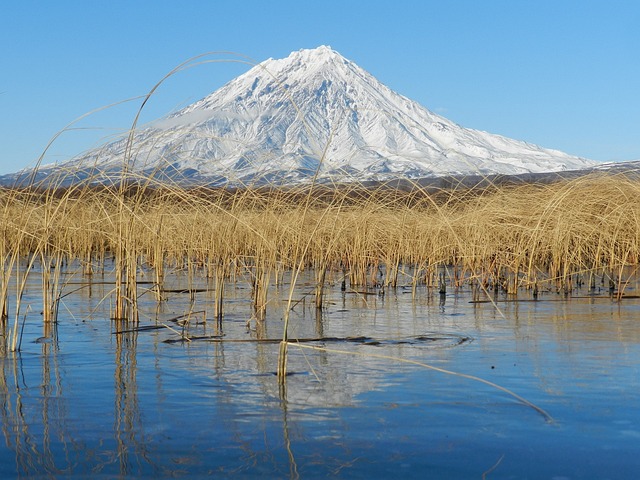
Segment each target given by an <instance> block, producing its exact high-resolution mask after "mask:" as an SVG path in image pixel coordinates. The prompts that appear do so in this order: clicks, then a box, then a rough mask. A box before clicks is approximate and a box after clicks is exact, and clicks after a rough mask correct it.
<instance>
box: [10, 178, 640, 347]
mask: <svg viewBox="0 0 640 480" xmlns="http://www.w3.org/2000/svg"><path fill="white" fill-rule="evenodd" d="M0 216H1V219H0V258H1V259H2V262H3V265H4V269H3V274H2V278H1V284H0V312H1V314H2V322H3V324H4V325H5V326H7V323H8V321H10V320H11V319H10V318H9V317H10V316H11V317H12V322H13V323H11V325H10V327H9V332H10V334H7V338H8V339H9V340H8V346H9V349H13V350H15V349H17V348H18V343H17V342H18V340H17V338H18V325H19V323H20V322H21V321H23V320H21V316H20V315H21V310H20V308H21V305H20V298H21V292H22V290H21V288H24V283H25V279H26V275H27V274H28V272H29V271H32V270H34V268H36V267H41V268H40V271H41V275H42V289H43V305H44V310H45V313H44V321H45V322H48V321H55V318H56V316H57V304H58V302H59V299H60V296H61V294H62V290H63V289H64V285H62V284H61V281H62V280H61V278H60V276H59V273H58V272H60V271H61V270H63V269H64V268H65V266H66V265H72V264H73V265H81V266H82V273H83V274H91V273H94V272H99V271H104V270H105V269H109V268H112V269H113V270H114V272H115V278H116V283H115V284H114V291H113V295H114V297H115V298H114V301H113V304H114V305H115V307H114V312H113V317H114V318H118V319H124V320H128V321H136V320H137V305H136V302H137V298H138V297H139V295H140V293H139V292H138V291H137V290H136V285H137V279H138V276H139V275H140V272H144V271H149V272H152V278H153V279H154V288H153V291H154V292H155V295H156V298H157V300H158V301H159V302H160V301H163V295H162V290H163V288H164V285H163V282H164V278H165V272H166V271H167V269H180V270H184V271H185V272H187V278H188V279H189V285H190V287H189V288H192V287H191V285H192V284H193V279H194V278H195V277H196V276H197V275H204V276H206V277H209V278H211V279H212V280H213V285H214V289H215V302H214V305H213V314H214V316H215V318H216V319H217V321H218V322H222V319H223V317H224V285H225V283H227V282H229V281H230V280H232V279H233V280H234V281H245V282H247V283H248V284H250V285H251V289H252V305H253V312H251V313H250V315H251V317H252V318H255V321H257V322H260V321H263V320H264V318H265V312H266V311H267V309H268V308H271V307H270V298H269V289H270V288H273V285H281V284H282V283H283V282H284V278H285V276H288V277H287V278H289V279H290V281H292V282H294V281H295V276H296V273H297V272H299V271H300V270H302V269H308V270H312V271H313V272H314V275H315V277H314V278H315V282H316V286H315V290H314V293H315V302H316V303H315V304H316V306H317V308H322V306H323V298H324V292H325V289H326V288H329V281H328V279H333V284H334V285H335V284H340V285H341V288H343V289H347V288H349V289H367V288H377V289H379V290H380V291H381V292H384V291H385V289H389V288H396V287H397V286H399V285H403V286H406V285H410V286H412V287H413V292H414V295H415V294H416V291H417V288H418V287H419V286H421V285H427V286H429V287H439V288H441V289H442V288H446V285H447V284H448V285H449V286H451V287H461V286H463V285H465V284H469V283H470V284H473V285H474V286H476V287H478V288H479V289H480V290H484V291H487V292H489V291H492V290H493V291H497V290H502V291H504V292H506V293H508V294H514V295H515V294H517V293H518V292H519V291H520V290H521V289H522V288H529V289H534V291H535V293H537V292H539V291H541V290H543V289H551V290H554V291H557V292H564V293H567V294H569V293H570V292H571V290H572V288H573V287H574V285H575V284H576V283H579V282H587V281H589V282H590V283H591V284H592V285H593V283H594V278H596V276H597V277H598V278H600V279H601V280H600V281H601V282H602V281H604V279H607V284H606V287H607V288H609V287H610V288H611V290H612V293H613V292H614V291H615V294H616V295H618V296H619V297H620V296H622V294H623V291H624V285H625V282H626V280H627V279H626V278H624V277H623V273H624V272H626V271H628V268H627V267H629V266H635V265H637V264H638V254H639V252H640V220H639V216H640V182H639V181H638V180H637V179H636V178H634V177H633V176H628V175H607V174H597V175H596V174H594V175H589V176H584V177H581V178H575V179H571V180H562V181H558V182H556V183H551V184H546V185H539V184H529V185H510V186H509V185H507V186H501V187H497V186H488V187H483V188H470V189H469V188H465V189H463V188H457V189H456V188H453V189H443V190H426V189H423V188H421V187H419V186H417V185H416V186H415V187H414V188H411V189H406V190H404V191H400V190H398V189H396V188H391V187H386V186H384V185H382V186H379V187H376V188H364V187H361V186H342V187H339V188H338V187H335V188H328V187H313V188H311V187H300V188H298V189H292V188H289V189H270V190H267V189H243V190H233V191H231V190H215V189H210V190H205V189H185V188H179V187H176V186H168V185H151V184H149V185H144V184H140V183H138V184H136V185H135V186H132V185H129V186H127V187H125V188H123V186H122V185H121V186H120V187H114V188H107V187H90V186H84V187H81V186H77V187H74V188H71V189H61V188H53V189H51V188H49V189H37V188H31V189H23V190H17V189H3V190H0ZM111 261H113V263H110V262H111ZM336 279H337V280H336ZM10 282H15V284H16V285H18V288H17V291H18V294H17V296H16V298H15V299H13V298H9V295H8V292H9V284H10ZM194 299H195V298H194ZM10 305H11V306H12V309H11V312H12V313H11V314H10V313H9V312H10V309H9V306H10Z"/></svg>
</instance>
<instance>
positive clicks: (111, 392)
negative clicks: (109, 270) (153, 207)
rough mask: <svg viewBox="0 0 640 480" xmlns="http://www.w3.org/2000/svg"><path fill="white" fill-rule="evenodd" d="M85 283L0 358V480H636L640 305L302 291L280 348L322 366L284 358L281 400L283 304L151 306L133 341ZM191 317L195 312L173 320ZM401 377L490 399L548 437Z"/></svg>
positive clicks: (236, 292)
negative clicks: (287, 343)
mask: <svg viewBox="0 0 640 480" xmlns="http://www.w3.org/2000/svg"><path fill="white" fill-rule="evenodd" d="M85 280H86V279H84V280H82V281H79V280H78V282H77V285H76V284H71V283H70V284H68V285H67V286H66V287H65V289H66V291H68V292H71V291H73V290H75V289H76V288H78V290H77V291H76V292H75V293H70V294H69V295H68V296H66V297H64V299H63V303H62V305H61V308H60V314H59V320H58V323H57V324H56V325H50V326H44V325H43V324H42V317H41V316H40V313H39V308H40V304H41V300H40V299H39V298H38V294H39V290H38V288H37V286H38V285H37V283H34V285H33V288H31V289H29V290H28V292H27V294H26V296H25V298H24V305H23V312H26V317H25V324H24V335H23V340H22V346H21V351H20V352H19V353H17V354H13V353H10V352H6V351H3V352H2V355H0V363H1V367H2V368H0V401H1V405H0V415H1V416H2V436H3V440H4V441H3V442H2V444H1V446H0V476H1V477H2V478H15V477H42V478H47V477H59V476H69V477H77V478H86V477H89V476H91V477H95V478H100V477H101V478H119V477H123V476H131V477H149V478H150V477H159V476H160V477H176V476H177V477H180V476H189V477H194V476H195V477H198V476H200V477H204V476H209V475H215V476H218V477H225V476H229V477H234V478H238V477H239V478H242V477H245V478H255V477H257V476H259V475H264V476H267V477H270V478H271V477H278V478H297V477H300V478H319V477H327V476H338V477H343V478H389V477H397V478H505V479H507V478H518V479H522V478H536V479H537V478H555V479H574V478H620V479H623V478H625V479H626V478H634V477H635V476H636V475H637V472H638V469H639V468H640V455H638V452H639V448H638V447H639V445H640V401H639V400H638V392H639V391H640V380H639V379H640V375H639V373H640V367H638V361H637V359H638V358H640V346H639V344H640V322H638V319H639V318H640V315H639V310H640V301H639V300H637V299H626V300H623V301H620V302H617V301H614V300H612V299H610V298H608V297H607V296H606V295H605V294H604V293H603V294H602V295H600V296H596V297H593V296H591V297H589V296H588V295H587V293H588V292H586V291H585V292H579V291H576V292H575V293H574V296H573V297H565V296H564V295H558V294H556V293H553V292H546V293H544V294H542V295H541V296H540V297H539V298H538V300H537V301H532V299H530V298H529V297H528V296H526V294H523V295H521V296H520V297H519V298H520V301H513V300H514V298H513V297H510V298H507V297H503V296H497V297H495V299H494V300H495V303H493V302H486V303H471V300H472V298H473V297H472V295H471V292H470V291H469V290H468V289H460V290H458V291H456V292H453V291H451V292H450V293H449V294H448V295H446V296H445V297H441V296H440V295H439V294H438V293H437V290H429V289H427V288H426V287H424V288H422V289H420V290H419V291H418V295H417V297H416V298H415V299H414V298H412V295H411V290H410V289H403V288H398V289H396V290H391V291H389V290H388V291H387V292H386V294H385V295H378V294H375V293H376V292H359V293H354V292H341V291H340V288H339V285H338V286H337V287H336V288H334V289H332V290H330V292H329V293H328V296H327V305H326V307H325V309H324V310H323V311H322V312H317V311H316V309H315V307H314V306H313V297H312V296H309V295H308V294H309V292H311V291H312V286H311V285H310V284H305V283H304V281H303V282H300V286H299V288H298V290H297V291H296V293H295V298H296V299H297V300H299V302H298V303H297V304H296V306H295V308H294V310H293V311H292V316H291V332H290V337H291V338H302V339H313V338H324V339H325V340H323V341H316V342H309V343H306V344H307V345H316V346H322V347H326V348H327V349H330V350H331V351H314V350H308V349H301V348H297V347H296V346H291V347H290V348H289V354H290V355H289V361H288V369H289V372H290V375H289V376H288V377H287V382H286V389H284V391H283V390H281V389H280V388H279V386H278V382H277V379H276V376H275V374H274V373H275V370H276V363H277V355H278V344H277V343H276V342H269V341H264V340H269V339H277V338H278V337H279V336H281V334H282V315H283V309H284V306H283V305H284V303H283V297H284V296H285V294H286V291H284V290H283V291H281V292H278V291H277V290H276V287H275V286H274V287H272V289H271V292H270V298H271V299H272V300H271V303H270V304H269V306H268V308H267V318H266V319H265V321H264V322H256V321H255V319H251V307H250V298H249V296H250V289H249V287H248V286H244V285H243V284H242V283H238V284H235V285H229V286H228V288H227V297H226V298H225V308H226V314H225V319H224V322H223V324H222V325H221V326H219V325H216V322H215V321H213V320H212V318H211V317H212V312H213V298H212V293H211V292H210V291H201V292H199V293H197V294H196V302H195V303H194V304H191V303H190V298H189V295H188V294H184V293H179V292H173V293H167V297H168V301H167V302H165V303H164V304H162V305H160V306H158V305H157V304H156V302H155V301H154V299H153V296H152V295H151V294H146V295H143V296H142V297H141V301H142V316H141V323H140V326H141V327H148V326H154V327H155V326H157V327H159V328H154V329H143V330H141V331H128V332H127V331H126V330H134V329H132V328H131V327H132V326H131V325H129V326H127V325H123V324H121V323H118V322H114V321H112V320H110V318H109V315H110V314H109V303H110V296H109V291H110V288H111V286H110V285H109V283H108V281H105V282H104V283H100V282H99V281H98V278H94V280H93V284H92V285H91V288H89V287H88V286H87V285H86V283H85ZM107 280H108V279H107ZM183 280H184V279H183V278H182V277H179V276H176V277H175V278H174V279H173V281H174V282H175V285H180V284H181V282H182V281H183ZM74 285H75V286H74ZM202 287H203V290H206V289H207V285H206V283H204V282H203V285H202ZM141 288H143V287H142V286H141ZM365 293H374V294H373V295H370V294H365ZM596 293H598V292H596ZM578 296H579V297H581V298H576V297H578ZM505 300H509V301H505ZM27 306H28V307H29V308H28V311H27ZM190 309H191V310H194V311H196V312H199V311H202V310H205V312H204V313H195V314H193V315H192V317H191V319H190V322H189V324H188V325H187V326H181V325H179V323H178V322H176V321H173V320H172V319H174V318H175V317H178V316H181V315H184V314H186V313H188V312H189V310H190ZM247 325H248V327H247ZM168 327H170V328H168ZM183 328H184V329H183ZM123 330H124V331H125V332H124V333H118V332H121V331H123ZM181 334H183V335H185V336H190V337H194V338H195V337H216V338H211V339H206V338H202V339H199V340H198V339H194V340H192V341H190V342H189V341H182V340H181ZM220 336H222V338H223V339H224V341H218V340H219V339H218V337H220ZM353 337H358V338H353ZM259 339H261V340H263V341H257V340H259ZM383 357H384V358H383ZM403 360H409V361H412V362H420V363H424V364H426V365H430V366H434V367H438V368H441V369H446V370H448V371H453V372H458V373H462V374H466V375H472V376H476V377H479V378H482V379H485V380H487V381H490V382H494V383H496V384H498V385H500V386H502V387H504V388H507V389H509V390H511V391H513V392H514V393H516V394H518V395H520V396H522V397H524V398H525V399H526V400H528V401H529V402H532V403H533V404H535V405H536V406H538V407H539V408H541V409H543V410H544V411H546V412H548V414H549V415H550V416H551V417H552V418H553V421H549V420H548V419H546V418H545V417H544V416H543V415H541V414H540V413H539V412H538V411H536V410H535V409H533V408H531V407H530V406H527V405H525V404H523V403H521V402H519V401H518V400H517V399H515V398H514V397H512V396H510V395H509V394H507V393H505V392H503V391H500V390H498V389H495V388H493V387H491V386H489V385H486V384H483V383H480V382H478V381H474V380H472V379H469V378H463V377H460V376H456V375H450V374H446V373H442V372H438V371H434V370H431V369H429V368H426V367H423V366H419V365H416V364H415V363H406V362H404V361H403Z"/></svg>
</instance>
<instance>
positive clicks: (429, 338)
mask: <svg viewBox="0 0 640 480" xmlns="http://www.w3.org/2000/svg"><path fill="white" fill-rule="evenodd" d="M196 340H204V341H210V342H224V343H280V342H281V341H282V339H280V338H245V339H231V338H229V339H227V338H224V337H223V336H222V335H206V336H199V337H183V338H175V339H167V340H164V343H184V342H188V341H196ZM470 341H472V338H471V337H468V336H465V335H457V334H451V333H447V334H441V333H433V334H427V335H417V336H413V337H405V338H383V339H376V338H372V337H365V336H359V337H319V338H296V339H290V340H289V342H290V343H341V342H348V343H356V344H360V345H367V346H389V345H425V344H431V345H433V344H438V345H441V344H443V343H444V344H445V345H447V346H457V345H462V344H464V343H468V342H470Z"/></svg>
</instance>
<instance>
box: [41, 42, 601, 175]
mask: <svg viewBox="0 0 640 480" xmlns="http://www.w3.org/2000/svg"><path fill="white" fill-rule="evenodd" d="M133 140H134V145H133V148H132V149H131V151H133V152H135V155H134V157H133V158H132V159H131V160H132V163H133V166H132V167H130V170H131V169H135V170H137V171H141V172H142V173H145V172H154V174H155V175H160V176H163V175H164V176H169V177H173V178H176V177H180V178H182V179H192V180H194V181H198V182H205V183H209V184H218V185H220V184H224V185H242V184H244V185H246V184H249V183H250V184H264V183H274V182H275V183H279V184H291V183H297V182H305V181H309V180H310V179H311V178H316V179H317V180H318V181H321V182H345V181H354V180H355V181H366V180H388V179H392V178H417V177H429V176H440V175H468V174H480V175H488V174H519V173H542V172H554V171H561V170H577V169H582V168H588V167H591V166H593V165H594V164H595V163H594V162H590V161H588V160H585V159H582V158H577V157H572V156H570V155H567V154H565V153H562V152H558V151H555V150H548V149H544V148H541V147H538V146H535V145H531V144H528V143H525V142H520V141H517V140H511V139H508V138H505V137H501V136H498V135H492V134H489V133H486V132H480V131H477V130H471V129H466V128H463V127H461V126H459V125H457V124H455V123H453V122H451V121H449V120H447V119H446V118H444V117H441V116H439V115H436V114H434V113H432V112H430V111H429V110H427V109H426V108H424V107H423V106H421V105H419V104H418V103H416V102H413V101H411V100H409V99H408V98H406V97H403V96H402V95H399V94H398V93H396V92H394V91H393V90H391V89H390V88H388V87H386V86H385V85H383V84H381V83H380V82H379V81H378V80H376V79H375V78H374V77H373V76H372V75H370V74H369V73H367V72H366V71H365V70H363V69H361V68H360V67H358V66H357V65H356V64H355V63H353V62H351V61H349V60H347V59H345V58H344V57H342V55H340V54H339V53H338V52H336V51H334V50H333V49H331V47H329V46H324V45H323V46H320V47H317V48H314V49H303V50H298V51H295V52H292V53H291V54H290V55H289V56H288V57H286V58H283V59H279V60H274V59H269V60H266V61H264V62H262V63H260V64H258V65H256V66H254V67H253V68H251V69H250V70H249V71H248V72H246V73H245V74H243V75H241V76H239V77H237V78H236V79H234V80H232V81H230V82H229V83H227V84H226V85H224V86H223V87H222V88H220V89H219V90H217V91H216V92H214V93H212V94H211V95H209V96H207V97H205V98H204V99H202V100H200V101H198V102H196V103H194V104H192V105H190V106H188V107H186V108H185V109H183V110H181V111H179V112H177V113H175V114H173V115H171V116H169V117H167V118H165V119H163V120H159V121H157V122H154V123H152V124H151V125H150V126H149V127H147V128H146V129H143V130H141V131H139V132H137V133H136V135H135V136H134V138H133ZM125 150H126V142H125V141H124V140H121V141H118V142H113V143H111V144H107V145H105V146H104V147H102V148H100V149H97V150H94V151H92V152H89V153H87V154H85V155H83V156H81V157H79V158H78V159H75V160H72V161H71V162H68V164H66V165H65V168H67V169H68V168H70V167H71V164H77V165H85V166H86V165H94V167H93V168H95V169H98V170H99V171H108V172H110V173H112V172H116V171H119V169H121V168H122V162H123V159H124V158H125V156H124V152H125ZM53 168H55V167H53ZM45 174H46V172H45Z"/></svg>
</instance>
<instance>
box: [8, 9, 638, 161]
mask: <svg viewBox="0 0 640 480" xmlns="http://www.w3.org/2000/svg"><path fill="white" fill-rule="evenodd" d="M323 44H324V45H330V46H331V47H332V48H333V49H334V50H337V51H338V52H340V53H341V54H342V55H343V56H345V57H347V58H349V59H350V60H352V61H354V62H355V63H357V64H358V65H360V66H361V67H362V68H364V69H365V70H368V71H369V72H370V73H371V74H373V75H374V76H375V77H377V78H378V79H379V80H380V81H382V82H383V83H385V84H386V85H388V86H389V87H391V88H392V89H393V90H395V91H397V92H398V93H401V94H403V95H405V96H407V97H409V98H411V99H413V100H416V101H418V102H419V103H421V104H422V105H424V106H425V107H427V108H429V109H430V110H432V111H434V112H436V113H439V114H441V115H443V116H445V117H447V118H449V119H450V120H452V121H454V122H456V123H458V124H460V125H462V126H465V127H469V128H475V129H479V130H485V131H489V132H492V133H497V134H501V135H505V136H508V137H511V138H516V139H519V140H525V141H528V142H531V143H535V144H538V145H541V146H543V147H547V148H556V149H559V150H563V151H565V152H567V153H570V154H573V155H579V156H582V157H586V158H590V159H594V160H603V161H604V160H631V159H640V2H637V1H635V0H627V1H617V0H603V1H590V0H580V1H578V0H575V1H569V0H564V1H563V0H551V1H548V0H536V1H525V0H521V1H520V0H485V1H479V0H458V1H455V0H451V1H442V0H439V1H432V0H415V1H407V0H394V1H377V0H369V1H366V2H365V1H355V0H352V1H347V0H342V1H334V0H324V1H321V2H320V1H304V0H297V1H289V0H286V1H277V0H272V1H269V2H267V1H257V0H245V1H242V2H239V1H237V0H236V1H225V0H222V1H213V0H212V1H189V0H183V1H182V2H175V1H164V0H156V1H141V0H138V1H135V0H127V1H120V0H111V1H109V2H98V1H83V0H77V1H67V0H58V1H56V2H47V1H44V0H43V1H40V2H36V1H29V0H15V1H12V2H9V1H7V2H5V3H4V4H3V7H2V15H1V16H0V52H1V55H0V62H1V67H0V112H2V115H0V145H1V146H2V149H1V150H0V174H2V173H8V172H13V171H16V170H18V169H20V168H23V167H26V166H29V165H33V164H34V162H35V161H36V160H37V158H38V157H39V156H40V155H41V154H42V152H43V151H44V149H45V147H46V146H47V144H48V142H49V140H50V139H51V138H52V137H53V136H54V135H56V133H58V132H59V131H61V130H62V129H63V128H65V126H66V125H67V124H69V123H70V122H72V121H73V120H75V119H76V118H78V117H80V116H81V115H83V114H86V113H88V112H90V111H93V110H95V109H98V108H100V107H104V106H107V105H112V104H115V103H117V102H121V101H123V100H127V99H131V98H135V97H137V96H140V95H144V94H145V93H147V92H148V91H149V89H151V88H152V87H153V85H154V84H155V83H156V82H158V81H159V80H160V79H161V78H162V77H163V76H164V75H165V74H167V73H168V72H169V71H171V69H173V68H174V67H175V66H176V65H178V64H179V63H181V62H183V61H185V60H187V59H189V58H191V57H193V56H195V55H198V54H202V53H205V52H218V51H229V52H235V53H237V54H239V55H244V56H246V57H249V58H251V59H254V60H255V61H262V60H264V59H266V58H269V57H273V58H282V57H285V56H287V55H288V54H289V53H290V52H291V51H293V50H299V49H301V48H314V47H316V46H318V45H323ZM239 55H232V54H231V55H230V54H227V55H210V56H208V57H206V58H207V59H209V60H214V59H220V60H222V59H228V60H232V61H221V62H209V63H206V64H204V65H199V66H196V67H194V68H190V69H188V70H186V71H184V72H182V73H180V74H178V75H175V76H172V77H171V78H170V79H169V80H168V81H167V82H165V83H164V84H163V85H162V86H161V87H160V89H159V90H158V93H157V95H154V97H153V98H152V100H151V102H150V103H149V105H148V106H146V107H145V109H144V111H143V118H142V120H143V121H146V120H152V119H155V118H158V117H161V116H162V115H164V114H166V113H169V112H170V111H173V110H175V109H176V108H179V107H182V106H185V105H187V104H189V103H191V102H193V101H195V100H198V99H199V98H201V97H203V96H205V95H207V94H209V93H211V92H213V91H214V90H216V89H217V88H219V87H220V86H222V85H223V84H224V83H225V82H227V81H229V80H231V79H232V78H234V77H236V76H237V75H239V74H241V73H243V72H245V71H246V70H248V68H249V65H247V64H246V63H242V62H244V61H245V57H241V56H239ZM139 105H140V100H131V101H129V102H125V103H122V104H119V105H117V106H113V107H110V108H108V109H106V110H102V111H100V112H98V113H96V114H92V115H90V116H89V117H87V118H85V119H83V120H81V121H80V122H78V123H77V124H75V125H74V127H76V129H74V130H72V131H67V132H65V133H63V134H62V135H61V136H60V137H59V138H58V140H56V142H55V143H54V144H53V146H52V147H51V148H50V149H49V150H48V151H47V153H46V156H45V160H44V161H45V162H46V163H49V162H53V161H60V160H64V159H66V158H69V157H71V156H73V155H75V154H78V153H80V152H81V151H83V150H86V149H88V148H90V147H93V146H96V145H98V144H100V143H102V142H104V141H106V140H107V139H110V138H112V137H113V136H114V135H117V134H118V133H120V132H122V131H125V130H126V129H127V128H128V127H129V126H130V125H131V122H132V121H133V118H134V115H135V112H136V109H137V108H138V106H139Z"/></svg>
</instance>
